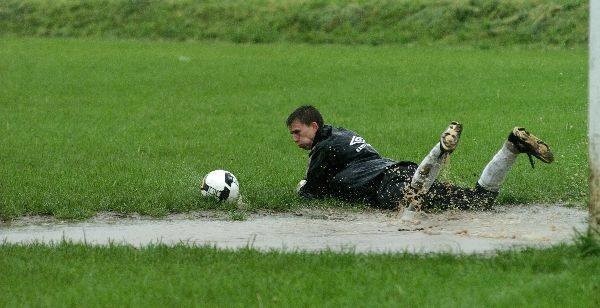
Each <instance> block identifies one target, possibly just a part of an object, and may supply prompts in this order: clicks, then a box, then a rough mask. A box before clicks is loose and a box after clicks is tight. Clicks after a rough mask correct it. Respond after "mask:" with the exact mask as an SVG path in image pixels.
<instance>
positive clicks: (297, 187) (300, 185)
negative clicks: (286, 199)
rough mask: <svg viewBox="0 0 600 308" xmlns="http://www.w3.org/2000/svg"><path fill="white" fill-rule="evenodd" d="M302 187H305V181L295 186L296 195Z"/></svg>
mask: <svg viewBox="0 0 600 308" xmlns="http://www.w3.org/2000/svg"><path fill="white" fill-rule="evenodd" d="M304 185H306V180H301V181H300V182H299V183H298V186H296V193H299V192H300V189H302V187H304Z"/></svg>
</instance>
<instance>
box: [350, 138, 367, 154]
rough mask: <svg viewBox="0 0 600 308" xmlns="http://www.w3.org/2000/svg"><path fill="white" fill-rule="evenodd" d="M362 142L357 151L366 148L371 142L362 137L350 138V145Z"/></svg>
mask: <svg viewBox="0 0 600 308" xmlns="http://www.w3.org/2000/svg"><path fill="white" fill-rule="evenodd" d="M355 144H360V146H359V147H358V148H356V152H360V151H362V149H364V148H366V147H367V146H368V145H369V144H368V143H367V142H366V141H365V139H363V138H362V137H358V136H352V140H350V145H355Z"/></svg>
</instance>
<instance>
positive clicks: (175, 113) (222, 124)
mask: <svg viewBox="0 0 600 308" xmlns="http://www.w3.org/2000/svg"><path fill="white" fill-rule="evenodd" d="M0 46H2V48H0V136H2V138H0V149H2V150H0V161H1V162H2V163H1V164H0V217H1V218H3V219H9V218H12V217H17V216H20V215H24V214H49V215H56V216H57V217H61V218H82V217H88V216H90V215H93V214H94V213H95V212H97V211H106V210H110V211H118V212H125V213H127V212H139V213H142V214H151V215H159V216H160V215H163V214H166V213H168V212H179V211H187V210H191V209H199V208H216V207H223V205H219V204H215V203H214V202H208V201H206V200H202V199H201V198H200V196H199V187H198V185H199V183H200V181H201V178H202V177H203V175H204V174H205V173H207V172H208V171H210V170H214V169H220V168H224V169H228V170H230V171H232V172H234V174H235V175H236V176H237V177H238V179H239V180H240V182H241V187H242V188H241V191H242V193H243V194H244V196H245V197H246V199H247V201H248V202H249V204H250V207H251V208H271V209H278V210H285V209H287V208H289V207H290V206H295V205H298V204H301V203H302V201H300V200H299V199H297V198H296V197H295V193H294V188H295V185H296V183H297V182H298V180H300V179H301V178H302V177H303V175H304V168H305V166H306V159H307V156H306V153H305V152H303V151H301V150H300V149H298V148H296V147H295V145H294V144H293V143H292V142H291V139H290V137H289V133H288V132H287V129H286V127H285V125H284V120H285V118H286V117H287V115H288V114H289V112H291V111H292V110H293V109H294V108H295V107H296V106H298V105H300V104H306V103H311V104H315V105H316V106H317V107H319V108H320V109H321V110H322V112H323V114H324V116H325V119H326V122H329V123H332V124H334V125H337V126H344V127H347V128H350V129H353V130H355V131H357V132H359V133H360V134H361V135H363V137H365V138H366V139H367V141H368V142H369V143H371V144H372V145H373V146H375V147H376V148H377V149H378V150H379V151H380V153H381V154H382V155H383V156H386V157H390V158H393V159H398V160H412V161H420V160H421V159H422V157H423V156H424V155H425V154H426V153H427V152H428V151H429V149H430V148H431V146H432V145H433V144H434V143H435V142H436V140H437V138H438V136H439V133H440V132H441V131H442V130H443V128H444V127H446V125H447V123H448V122H449V121H450V120H459V121H461V122H463V123H464V125H465V130H464V134H463V137H462V140H461V145H460V147H459V148H458V150H457V151H456V152H455V154H454V155H453V157H452V161H451V164H450V166H449V168H448V169H447V170H446V171H445V172H444V174H443V175H442V178H443V179H445V180H450V181H452V182H454V183H457V184H461V185H468V186H472V185H473V184H474V183H475V181H476V180H477V178H478V176H479V173H480V172H481V170H482V169H483V167H484V166H485V164H486V163H487V162H488V160H489V159H490V158H491V157H492V156H493V154H494V153H495V152H496V150H498V149H499V147H500V146H501V145H502V143H503V142H504V140H505V138H506V136H507V134H508V132H509V130H510V129H512V127H513V126H515V125H523V126H526V127H527V128H529V129H530V130H531V131H532V132H534V133H535V134H537V135H539V136H541V137H543V138H544V140H545V141H547V142H548V143H549V144H550V145H551V146H552V148H553V150H554V151H555V154H556V162H555V163H554V164H552V165H544V164H541V163H538V164H537V167H536V169H534V170H532V169H531V167H529V163H528V161H527V159H526V158H525V157H522V158H520V159H519V161H518V162H517V164H516V166H515V167H514V168H513V170H512V172H511V174H510V175H509V177H508V178H507V181H506V183H505V185H504V188H503V190H502V192H501V195H500V198H499V201H500V202H502V203H507V202H568V203H578V204H581V203H584V202H586V201H587V198H588V196H587V178H588V168H587V137H586V127H587V125H586V122H587V120H586V114H587V113H586V110H587V98H586V97H587V52H586V49H584V48H571V49H552V48H526V47H513V48H497V49H477V48H473V47H453V46H435V47H423V46H422V47H410V48H407V47H399V46H379V47H372V46H340V45H324V46H310V45H303V44H270V45H245V44H237V45H236V44H229V43H206V42H204V43H197V42H185V43H175V42H139V41H113V40H108V41H107V40H90V39H87V40H82V39H34V38H31V39H26V38H18V39H17V38H2V39H0Z"/></svg>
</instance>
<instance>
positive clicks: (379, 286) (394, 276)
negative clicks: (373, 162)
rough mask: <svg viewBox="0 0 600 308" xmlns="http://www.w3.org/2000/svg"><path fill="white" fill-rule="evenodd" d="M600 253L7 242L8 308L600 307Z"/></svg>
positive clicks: (1, 263)
mask: <svg viewBox="0 0 600 308" xmlns="http://www.w3.org/2000/svg"><path fill="white" fill-rule="evenodd" d="M595 249H596V255H595V256H593V255H587V256H586V255H585V254H583V251H584V250H582V249H581V248H578V247H576V246H557V247H554V248H551V249H546V250H526V251H524V252H504V253H500V254H499V255H497V256H493V257H488V258H481V257H475V256H461V257H456V256H450V255H431V256H417V255H404V254H387V255H386V254H384V255H365V254H354V253H351V252H349V253H342V254H339V253H332V252H322V253H280V252H264V253H261V252H257V251H255V250H251V249H243V250H239V251H228V250H215V249H212V248H198V247H188V246H184V245H180V246H175V247H166V246H148V247H145V248H142V249H135V248H132V247H130V246H119V245H113V246H109V247H92V246H86V245H83V244H68V243H62V244H57V245H54V246H45V245H31V246H21V245H11V244H0V254H1V255H2V258H0V273H1V274H2V279H0V292H1V294H2V296H1V297H0V306H19V307H21V306H90V305H91V306H163V305H167V306H174V305H177V306H181V305H183V306H197V305H201V306H243V307H248V306H261V307H262V306H290V305H291V306H378V307H379V306H393V307H398V306H436V307H437V306H455V307H456V306H461V307H462V306H479V307H481V306H494V307H514V306H515V305H516V306H536V307H546V306H555V305H556V306H560V307H597V306H598V305H599V304H600V295H599V292H598V290H599V289H600V278H599V277H600V258H598V257H597V256H598V255H597V252H598V247H596V248H595Z"/></svg>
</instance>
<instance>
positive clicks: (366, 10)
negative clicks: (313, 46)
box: [0, 0, 588, 46]
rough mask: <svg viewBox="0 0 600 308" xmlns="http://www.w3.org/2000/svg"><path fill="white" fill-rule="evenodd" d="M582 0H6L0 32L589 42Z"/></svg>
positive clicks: (486, 42) (235, 39) (319, 39)
mask: <svg viewBox="0 0 600 308" xmlns="http://www.w3.org/2000/svg"><path fill="white" fill-rule="evenodd" d="M587 20H588V1H582V0H552V1H546V0H544V1H542V0H529V1H520V0H503V1H500V0H491V1H490V0H470V1H467V0H461V1H454V0H452V1H451V0H444V1H432V0H419V1H416V0H408V1H396V0H384V1H381V0H335V1H330V0H327V1H324V0H284V1H272V0H249V1H248V0H233V1H219V0H208V1H193V0H177V1H144V0H141V1H129V0H88V1H75V0H61V1H49V0H24V1H23V0H3V1H0V34H4V35H26V36H51V37H90V36H93V37H104V38H144V39H169V40H224V41H232V42H255V43H267V42H281V41H287V42H306V43H342V44H375V45H378V44H390V43H391V44H405V43H434V42H445V43H466V44H476V45H480V46H490V45H491V46H498V45H506V44H523V43H525V44H531V43H538V44H550V45H560V46H564V45H576V44H585V43H586V42H587V31H588V22H587Z"/></svg>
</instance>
